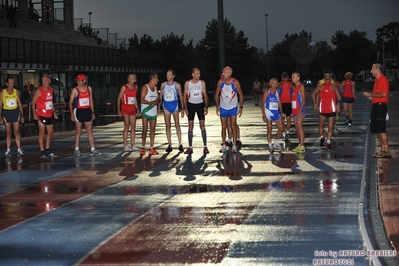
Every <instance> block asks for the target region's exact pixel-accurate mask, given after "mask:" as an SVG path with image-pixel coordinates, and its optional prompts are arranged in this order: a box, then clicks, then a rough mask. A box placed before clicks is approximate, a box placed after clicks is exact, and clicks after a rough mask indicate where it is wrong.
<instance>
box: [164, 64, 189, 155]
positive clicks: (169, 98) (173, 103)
mask: <svg viewBox="0 0 399 266" xmlns="http://www.w3.org/2000/svg"><path fill="white" fill-rule="evenodd" d="M175 75H176V74H175V71H174V70H173V69H169V70H168V71H167V72H166V80H167V81H165V82H163V83H162V84H161V95H162V97H161V102H160V105H161V104H162V105H163V114H164V119H165V126H166V138H167V140H168V147H167V148H166V152H171V151H172V150H173V149H172V137H171V135H172V133H171V121H170V120H171V118H170V117H171V116H173V120H174V121H175V128H176V134H177V140H178V141H179V151H180V152H184V149H183V144H182V142H181V129H180V121H179V120H180V119H179V101H180V105H181V107H182V111H181V118H183V117H184V104H183V96H182V92H181V85H180V83H178V82H176V81H174V80H173V79H174V78H175ZM159 108H160V107H159Z"/></svg>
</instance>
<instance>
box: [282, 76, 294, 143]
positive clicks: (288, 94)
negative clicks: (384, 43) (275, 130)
mask: <svg viewBox="0 0 399 266" xmlns="http://www.w3.org/2000/svg"><path fill="white" fill-rule="evenodd" d="M289 78H290V75H289V74H288V73H287V72H283V73H282V74H281V82H280V84H279V95H280V102H281V108H282V109H281V114H282V116H283V117H282V118H283V123H284V119H285V120H286V124H285V131H284V132H283V137H284V138H287V139H288V138H289V134H290V129H291V113H292V92H293V89H292V88H293V85H292V83H291V81H289Z"/></svg>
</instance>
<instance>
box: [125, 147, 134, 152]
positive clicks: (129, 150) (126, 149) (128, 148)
mask: <svg viewBox="0 0 399 266" xmlns="http://www.w3.org/2000/svg"><path fill="white" fill-rule="evenodd" d="M123 151H124V152H131V151H133V150H132V148H130V147H129V146H126V147H125V148H123Z"/></svg>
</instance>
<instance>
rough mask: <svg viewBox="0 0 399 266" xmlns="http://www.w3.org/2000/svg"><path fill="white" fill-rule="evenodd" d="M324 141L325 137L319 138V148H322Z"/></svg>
mask: <svg viewBox="0 0 399 266" xmlns="http://www.w3.org/2000/svg"><path fill="white" fill-rule="evenodd" d="M324 140H325V137H321V138H320V146H321V147H323V146H324Z"/></svg>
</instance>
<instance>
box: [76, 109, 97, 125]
mask: <svg viewBox="0 0 399 266" xmlns="http://www.w3.org/2000/svg"><path fill="white" fill-rule="evenodd" d="M73 114H74V116H75V121H76V122H81V123H83V122H90V121H92V120H93V118H92V114H93V112H92V111H91V109H90V108H75V109H73Z"/></svg>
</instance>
